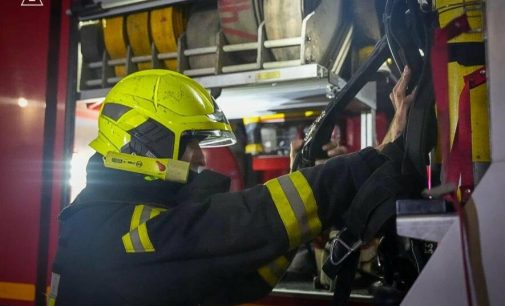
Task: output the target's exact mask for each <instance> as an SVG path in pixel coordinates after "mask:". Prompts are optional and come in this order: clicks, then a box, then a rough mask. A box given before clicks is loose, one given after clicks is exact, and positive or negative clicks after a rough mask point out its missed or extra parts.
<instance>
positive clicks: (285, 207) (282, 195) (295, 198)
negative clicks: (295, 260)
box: [265, 171, 321, 249]
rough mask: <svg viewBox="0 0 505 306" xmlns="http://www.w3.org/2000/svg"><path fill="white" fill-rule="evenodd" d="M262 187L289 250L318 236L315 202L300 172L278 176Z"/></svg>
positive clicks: (318, 224) (319, 223)
mask: <svg viewBox="0 0 505 306" xmlns="http://www.w3.org/2000/svg"><path fill="white" fill-rule="evenodd" d="M265 185H266V187H267V188H268V190H269V191H270V195H271V197H272V200H273V201H274V204H275V206H276V208H277V211H278V212H279V215H280V217H281V220H282V222H283V224H284V227H285V228H286V231H287V234H288V239H289V247H290V249H293V248H295V247H297V246H299V245H300V243H301V242H305V241H309V240H310V239H313V238H314V237H315V236H317V235H318V234H319V232H320V231H321V221H320V220H319V217H318V215H317V204H316V200H315V197H314V194H313V192H312V188H311V187H310V185H309V183H308V182H307V180H306V179H305V177H304V176H303V174H302V173H301V172H299V171H297V172H294V173H292V174H290V175H285V176H281V177H279V178H277V179H273V180H270V181H268V182H267V183H266V184H265Z"/></svg>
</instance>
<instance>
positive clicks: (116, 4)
mask: <svg viewBox="0 0 505 306" xmlns="http://www.w3.org/2000/svg"><path fill="white" fill-rule="evenodd" d="M189 2H192V0H152V1H147V0H98V1H96V0H95V1H94V3H95V5H96V6H95V7H93V8H91V9H89V10H88V9H84V10H82V11H79V12H73V13H77V14H78V16H79V21H87V20H95V19H100V18H105V17H111V16H116V15H124V14H127V13H131V12H139V11H145V10H149V9H153V8H157V7H162V6H168V5H174V4H177V3H189Z"/></svg>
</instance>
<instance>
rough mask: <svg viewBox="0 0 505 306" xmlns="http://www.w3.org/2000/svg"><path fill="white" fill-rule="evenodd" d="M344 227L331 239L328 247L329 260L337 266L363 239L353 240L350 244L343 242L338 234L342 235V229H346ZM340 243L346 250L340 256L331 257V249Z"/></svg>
mask: <svg viewBox="0 0 505 306" xmlns="http://www.w3.org/2000/svg"><path fill="white" fill-rule="evenodd" d="M346 230H347V228H346V229H343V230H342V231H341V232H340V233H339V234H338V236H337V237H335V238H334V239H333V242H332V243H331V247H330V256H329V257H330V262H331V263H332V264H333V265H335V266H338V265H340V264H341V263H342V262H343V261H344V260H345V259H346V258H347V257H348V256H349V255H350V254H351V253H353V252H354V251H356V250H357V249H358V248H359V247H360V246H361V245H362V244H363V241H361V239H360V240H358V241H356V242H354V243H353V244H352V245H351V246H349V245H348V244H347V243H345V242H344V241H343V240H342V239H341V238H340V236H341V235H342V233H343V232H344V231H346ZM337 243H338V244H340V245H342V246H343V247H344V248H345V249H346V250H347V252H346V253H345V254H344V256H342V257H341V258H333V256H334V255H333V250H334V248H335V247H336V245H337Z"/></svg>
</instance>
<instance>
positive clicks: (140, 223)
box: [121, 204, 166, 253]
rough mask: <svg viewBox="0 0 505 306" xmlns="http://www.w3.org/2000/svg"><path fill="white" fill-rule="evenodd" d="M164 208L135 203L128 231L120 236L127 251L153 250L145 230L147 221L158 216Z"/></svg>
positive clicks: (142, 251) (141, 251)
mask: <svg viewBox="0 0 505 306" xmlns="http://www.w3.org/2000/svg"><path fill="white" fill-rule="evenodd" d="M163 211H166V209H163V208H155V207H151V206H147V205H141V204H140V205H136V206H135V208H134V209H133V214H132V219H131V221H130V231H129V232H128V233H126V234H124V235H123V237H121V239H122V240H123V245H124V248H125V251H126V252H127V253H144V252H154V251H155V248H154V245H153V243H152V242H151V239H150V238H149V233H148V231H147V223H146V222H147V221H149V220H151V219H153V218H154V217H156V216H158V215H159V214H160V213H162V212H163Z"/></svg>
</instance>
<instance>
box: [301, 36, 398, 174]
mask: <svg viewBox="0 0 505 306" xmlns="http://www.w3.org/2000/svg"><path fill="white" fill-rule="evenodd" d="M388 56H389V49H388V45H387V42H386V38H385V37H383V38H382V39H381V40H379V42H377V44H376V46H375V49H374V51H373V52H372V54H371V55H370V57H369V58H368V60H367V61H366V62H365V63H364V64H363V65H362V66H361V67H360V68H359V69H358V71H356V73H354V75H353V76H352V77H351V79H350V80H349V81H348V82H347V84H346V85H345V86H344V88H343V89H342V91H340V92H339V94H338V95H337V96H336V97H335V99H334V100H332V101H331V102H330V103H329V104H328V105H327V106H326V109H325V110H324V111H323V112H322V113H321V115H319V117H318V118H316V120H315V121H314V122H313V123H312V125H311V127H310V129H309V132H308V133H307V136H306V137H305V140H304V145H303V148H302V149H301V150H300V152H298V155H297V157H296V158H295V161H294V164H293V170H296V169H299V168H302V167H307V166H312V165H314V161H315V160H316V158H319V157H323V156H325V155H324V152H323V151H322V146H323V145H324V144H325V143H326V142H327V141H328V139H330V136H331V132H332V130H333V126H334V125H335V120H336V118H337V116H336V115H337V114H338V113H340V112H342V111H343V110H344V109H345V108H346V107H347V105H348V104H349V103H350V102H351V101H352V99H353V98H354V96H356V94H357V93H358V92H359V91H360V90H361V88H363V86H365V84H366V83H367V82H368V81H369V80H370V79H372V78H373V76H374V73H375V72H376V71H377V70H378V69H379V67H380V66H381V65H382V64H383V63H384V62H385V61H386V59H387V58H388Z"/></svg>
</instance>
